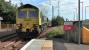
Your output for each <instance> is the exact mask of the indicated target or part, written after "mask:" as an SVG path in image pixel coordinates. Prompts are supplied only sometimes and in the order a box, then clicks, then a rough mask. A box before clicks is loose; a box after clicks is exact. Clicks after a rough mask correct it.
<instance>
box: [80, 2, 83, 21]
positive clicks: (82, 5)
mask: <svg viewBox="0 0 89 50" xmlns="http://www.w3.org/2000/svg"><path fill="white" fill-rule="evenodd" d="M80 3H82V20H83V2H80Z"/></svg>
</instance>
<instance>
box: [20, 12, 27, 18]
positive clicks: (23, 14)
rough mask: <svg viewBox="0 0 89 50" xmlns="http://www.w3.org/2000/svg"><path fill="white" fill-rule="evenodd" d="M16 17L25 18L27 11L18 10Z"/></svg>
mask: <svg viewBox="0 0 89 50" xmlns="http://www.w3.org/2000/svg"><path fill="white" fill-rule="evenodd" d="M18 17H20V18H25V17H27V11H19V12H18Z"/></svg>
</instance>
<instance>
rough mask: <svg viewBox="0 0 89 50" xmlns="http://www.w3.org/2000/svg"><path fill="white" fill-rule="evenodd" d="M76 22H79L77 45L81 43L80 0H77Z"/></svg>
mask: <svg viewBox="0 0 89 50" xmlns="http://www.w3.org/2000/svg"><path fill="white" fill-rule="evenodd" d="M78 17H79V18H78V21H79V39H78V44H80V42H81V39H80V38H81V27H80V0H78Z"/></svg>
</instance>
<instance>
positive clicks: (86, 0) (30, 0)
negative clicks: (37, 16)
mask: <svg viewBox="0 0 89 50" xmlns="http://www.w3.org/2000/svg"><path fill="white" fill-rule="evenodd" d="M6 1H9V0H6ZM58 1H59V7H60V8H59V11H60V16H63V17H64V18H65V19H66V18H68V19H69V20H73V19H74V16H75V17H76V18H75V19H76V20H77V18H78V17H77V11H76V10H77V9H78V8H77V7H78V6H77V5H78V0H11V2H12V4H17V5H18V6H20V3H21V2H23V4H32V5H35V6H37V7H39V8H40V9H41V10H42V11H43V13H44V14H45V15H46V16H48V17H49V19H51V17H52V5H53V6H54V15H55V16H57V15H58ZM81 2H83V7H84V8H83V19H85V6H88V5H89V0H81ZM86 12H87V19H89V17H88V16H89V8H87V11H86ZM81 19H82V4H81Z"/></svg>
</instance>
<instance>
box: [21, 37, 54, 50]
mask: <svg viewBox="0 0 89 50" xmlns="http://www.w3.org/2000/svg"><path fill="white" fill-rule="evenodd" d="M21 50H53V41H52V40H41V39H32V40H31V41H30V42H28V43H27V44H26V45H25V46H24V47H23V48H21Z"/></svg>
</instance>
